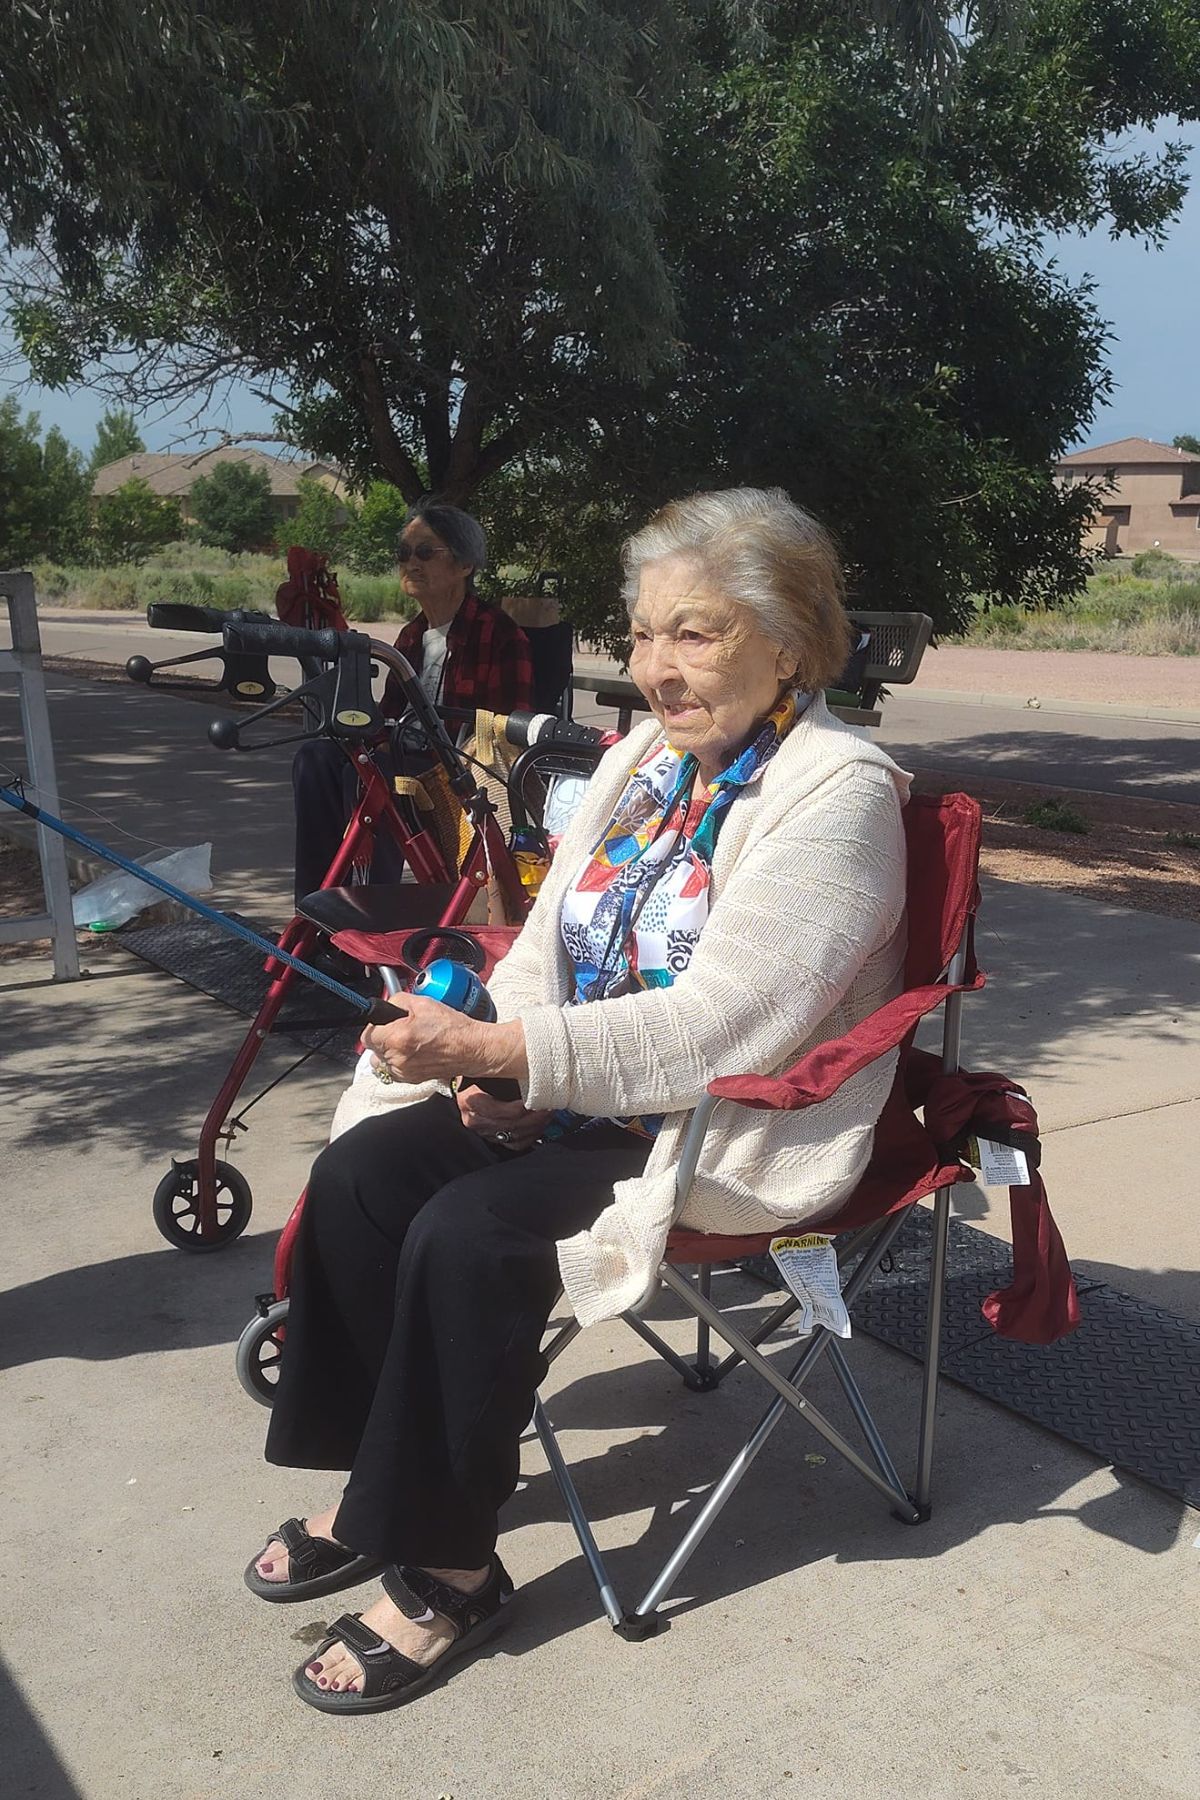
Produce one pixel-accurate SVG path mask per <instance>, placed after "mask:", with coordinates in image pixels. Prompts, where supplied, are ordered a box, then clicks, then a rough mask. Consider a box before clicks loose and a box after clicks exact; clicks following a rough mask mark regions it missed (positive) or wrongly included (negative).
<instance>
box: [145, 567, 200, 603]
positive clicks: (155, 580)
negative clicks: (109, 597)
mask: <svg viewBox="0 0 1200 1800" xmlns="http://www.w3.org/2000/svg"><path fill="white" fill-rule="evenodd" d="M137 595H138V604H139V605H141V606H149V605H150V603H151V602H152V601H154V600H172V601H183V602H184V603H185V604H186V605H189V606H210V605H211V604H212V597H213V578H212V576H211V575H209V574H206V572H205V571H204V570H203V569H148V568H143V569H142V570H141V571H140V574H139V577H138V582H137Z"/></svg>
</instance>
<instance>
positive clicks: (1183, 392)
mask: <svg viewBox="0 0 1200 1800" xmlns="http://www.w3.org/2000/svg"><path fill="white" fill-rule="evenodd" d="M1161 135H1166V134H1165V133H1163V134H1161ZM1179 135H1182V136H1183V137H1185V139H1186V138H1187V137H1188V136H1189V135H1190V134H1189V132H1188V131H1187V130H1186V129H1184V130H1183V131H1182V132H1181V133H1180V134H1179ZM1148 141H1149V140H1148ZM1188 168H1189V173H1190V177H1191V192H1190V194H1189V196H1188V199H1187V201H1186V202H1185V204H1184V208H1183V211H1182V212H1181V214H1180V216H1179V218H1178V219H1177V220H1176V222H1175V224H1174V226H1173V227H1172V229H1171V233H1170V236H1169V238H1168V240H1167V243H1166V245H1165V247H1164V248H1163V249H1161V250H1155V249H1147V248H1146V246H1145V245H1144V244H1141V243H1134V242H1130V241H1129V240H1128V239H1123V240H1121V241H1119V242H1114V241H1113V240H1112V239H1111V238H1110V237H1109V236H1108V233H1107V232H1106V231H1103V230H1100V231H1095V232H1091V233H1089V234H1088V235H1087V236H1085V237H1079V236H1071V237H1064V238H1060V239H1058V240H1057V241H1055V242H1054V243H1052V244H1051V245H1049V246H1048V249H1049V250H1050V251H1051V252H1052V253H1053V255H1054V257H1055V259H1056V260H1057V262H1058V263H1059V264H1060V266H1061V267H1062V269H1063V270H1064V271H1065V273H1066V274H1067V275H1068V276H1070V277H1072V278H1079V277H1082V276H1083V275H1085V274H1087V275H1091V276H1092V277H1093V278H1094V279H1095V280H1096V282H1097V290H1096V304H1097V306H1098V308H1099V311H1100V314H1101V316H1102V317H1103V318H1105V319H1107V320H1109V321H1110V322H1111V325H1112V341H1111V342H1110V344H1109V349H1108V357H1109V363H1110V366H1111V368H1112V370H1113V374H1114V376H1115V378H1116V391H1115V393H1114V395H1113V400H1112V404H1111V405H1110V406H1108V407H1106V408H1105V409H1103V410H1102V411H1101V412H1099V413H1098V414H1097V416H1096V418H1095V420H1094V421H1093V424H1092V427H1091V429H1090V430H1089V431H1088V432H1087V433H1086V434H1085V435H1084V436H1083V437H1082V438H1081V439H1080V445H1081V446H1082V445H1083V444H1087V443H1093V444H1096V443H1105V442H1108V441H1110V440H1112V439H1114V438H1121V437H1149V438H1156V439H1158V440H1159V441H1160V442H1163V443H1170V441H1171V439H1172V438H1173V437H1174V436H1175V433H1176V432H1179V431H1191V432H1196V433H1200V346H1198V343H1197V331H1196V324H1197V319H1198V318H1200V306H1198V301H1200V147H1197V148H1194V149H1193V150H1192V153H1191V156H1190V158H1189V163H1188ZM6 347H7V340H6V339H5V338H4V336H3V334H2V333H0V349H2V348H6ZM12 391H14V390H13V386H12V384H11V382H6V380H5V377H4V376H3V375H2V374H0V397H3V396H4V395H5V394H6V393H9V392H12ZM20 398H21V400H22V404H23V405H24V406H26V407H27V408H28V409H29V410H31V411H36V412H38V413H39V414H40V416H41V420H42V426H43V429H45V428H46V427H47V426H50V425H58V426H60V427H61V428H62V430H63V431H64V432H65V433H66V435H67V437H68V438H70V439H71V441H72V442H73V443H75V444H78V445H79V447H80V448H81V449H83V450H88V449H90V447H91V443H92V439H93V437H94V436H95V430H96V421H97V420H98V419H99V417H100V414H101V413H102V412H103V410H104V404H105V403H104V402H103V400H101V399H99V398H98V397H97V396H96V395H95V394H93V393H89V392H88V391H86V390H83V391H80V392H76V393H73V394H52V393H48V392H46V391H45V390H44V389H38V388H30V389H27V390H26V391H24V392H23V393H21V395H20ZM140 423H141V430H142V436H143V437H144V439H145V440H146V445H147V448H148V449H151V450H165V449H169V448H177V447H178V448H186V447H188V445H186V444H181V443H180V442H179V440H180V437H181V434H183V433H185V432H186V431H187V429H188V427H187V426H186V424H185V423H184V422H183V420H182V417H181V416H176V417H175V418H174V419H171V418H164V417H162V416H159V417H155V416H153V415H147V416H145V417H144V418H143V419H142V420H141V421H140ZM205 423H206V424H208V425H210V426H213V427H215V428H216V429H217V430H220V431H230V432H239V431H270V430H271V429H272V425H273V420H272V412H271V408H270V407H269V406H265V405H264V404H263V403H262V402H261V401H260V400H258V399H257V398H256V397H255V396H254V395H253V394H251V393H249V392H248V391H247V389H245V388H244V387H241V386H234V387H232V388H231V389H230V391H229V393H228V394H227V396H226V397H225V398H224V400H223V401H222V403H221V404H220V405H219V406H217V407H215V408H214V409H213V410H212V411H211V412H210V413H209V414H208V415H207V417H206V419H205ZM198 443H199V440H197V439H195V438H191V439H189V444H196V445H198ZM263 447H264V449H269V448H270V446H269V445H264V446H263Z"/></svg>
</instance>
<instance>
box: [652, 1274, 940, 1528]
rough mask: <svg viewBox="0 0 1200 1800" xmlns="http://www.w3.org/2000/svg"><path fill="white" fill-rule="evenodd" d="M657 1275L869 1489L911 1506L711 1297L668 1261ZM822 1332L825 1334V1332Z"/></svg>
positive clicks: (816, 1352)
mask: <svg viewBox="0 0 1200 1800" xmlns="http://www.w3.org/2000/svg"><path fill="white" fill-rule="evenodd" d="M661 1275H662V1279H663V1281H664V1282H665V1283H666V1285H667V1286H668V1287H669V1288H670V1289H671V1290H672V1292H673V1293H677V1294H679V1295H680V1297H681V1298H682V1299H684V1300H686V1301H687V1302H688V1304H689V1305H690V1306H694V1307H695V1308H696V1310H697V1311H698V1312H702V1313H704V1314H705V1316H706V1317H707V1319H708V1322H709V1324H710V1325H711V1326H712V1328H713V1330H714V1331H715V1332H717V1333H718V1334H719V1335H720V1336H721V1337H723V1338H724V1339H725V1340H726V1342H727V1343H730V1344H732V1345H733V1347H734V1348H735V1349H737V1350H740V1351H741V1353H742V1356H743V1358H744V1360H745V1361H746V1362H747V1363H748V1364H749V1365H750V1367H751V1368H752V1369H754V1370H756V1371H757V1372H758V1374H759V1375H761V1376H762V1378H763V1380H764V1381H765V1382H766V1383H767V1385H768V1387H771V1388H774V1390H775V1392H776V1393H777V1394H778V1395H779V1397H780V1398H781V1399H782V1400H783V1401H784V1402H785V1404H786V1405H788V1406H790V1407H792V1408H793V1409H794V1410H795V1411H796V1412H798V1413H801V1414H802V1415H803V1417H804V1418H806V1419H807V1420H808V1422H809V1424H810V1425H811V1426H812V1427H813V1429H814V1431H816V1432H818V1433H819V1434H820V1436H821V1437H823V1438H824V1439H825V1441H826V1443H828V1444H832V1446H833V1448H834V1449H835V1450H836V1451H837V1453H838V1455H839V1456H841V1457H844V1458H845V1460H846V1461H847V1462H848V1463H849V1464H850V1466H851V1468H854V1469H857V1470H858V1473H859V1474H860V1475H861V1476H862V1478H863V1480H864V1481H869V1482H870V1484H871V1486H872V1487H873V1488H875V1489H877V1491H878V1492H879V1493H881V1494H883V1495H884V1497H885V1498H886V1499H888V1500H890V1501H892V1503H893V1504H894V1505H896V1506H901V1507H908V1508H910V1509H911V1506H912V1502H911V1501H910V1500H909V1497H908V1494H907V1493H906V1492H905V1490H904V1488H903V1487H902V1486H901V1487H893V1486H892V1484H891V1483H890V1482H887V1481H885V1480H884V1479H883V1477H882V1476H881V1475H880V1474H878V1473H877V1471H876V1470H875V1469H873V1468H872V1467H871V1465H870V1463H869V1462H867V1461H865V1459H864V1458H863V1457H861V1456H860V1455H859V1454H858V1451H857V1450H856V1449H855V1448H854V1446H853V1444H851V1443H850V1442H849V1441H848V1440H847V1439H846V1438H844V1437H843V1436H842V1434H841V1432H840V1431H839V1430H838V1429H837V1427H836V1426H835V1425H832V1424H831V1423H830V1422H829V1420H828V1419H827V1418H826V1417H825V1415H824V1413H822V1412H820V1411H818V1409H817V1408H816V1407H815V1406H814V1405H813V1403H812V1401H811V1400H809V1399H808V1398H807V1397H806V1396H805V1395H804V1394H801V1393H798V1392H797V1390H796V1388H795V1386H794V1379H795V1377H794V1375H789V1376H786V1377H785V1376H783V1375H781V1374H780V1373H779V1370H778V1369H777V1368H775V1367H774V1365H773V1364H771V1363H769V1362H768V1361H767V1359H766V1357H765V1356H762V1355H761V1354H760V1353H759V1351H757V1350H756V1349H755V1348H754V1346H753V1344H751V1343H750V1342H749V1340H748V1339H747V1338H744V1337H743V1336H742V1334H741V1332H740V1331H738V1330H737V1329H736V1327H735V1326H733V1325H731V1324H730V1323H729V1321H728V1319H726V1318H725V1316H724V1315H723V1314H722V1313H721V1312H719V1311H718V1309H717V1308H716V1307H715V1306H714V1305H713V1304H712V1302H711V1300H704V1299H702V1298H701V1297H700V1295H699V1294H697V1293H696V1292H695V1291H694V1290H693V1288H692V1287H691V1284H690V1283H689V1282H687V1281H685V1280H684V1278H683V1277H682V1276H681V1275H680V1274H679V1272H678V1270H676V1269H673V1268H672V1267H671V1266H670V1264H669V1263H667V1264H664V1265H663V1268H662V1270H661ZM825 1335H826V1336H827V1335H828V1334H825ZM822 1348H823V1346H818V1345H817V1344H815V1343H814V1344H813V1345H812V1346H810V1349H809V1350H807V1351H806V1352H805V1355H804V1356H802V1357H801V1359H800V1363H798V1364H797V1368H798V1369H799V1368H800V1367H801V1366H802V1365H804V1364H805V1363H806V1361H807V1357H808V1356H809V1355H810V1354H812V1358H813V1361H815V1360H816V1356H817V1355H819V1354H820V1352H821V1349H822Z"/></svg>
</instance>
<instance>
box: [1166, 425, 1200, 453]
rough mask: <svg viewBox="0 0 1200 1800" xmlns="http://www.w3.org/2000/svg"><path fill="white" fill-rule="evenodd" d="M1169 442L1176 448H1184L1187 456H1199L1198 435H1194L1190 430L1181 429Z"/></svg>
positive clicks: (1199, 438) (1199, 442)
mask: <svg viewBox="0 0 1200 1800" xmlns="http://www.w3.org/2000/svg"><path fill="white" fill-rule="evenodd" d="M1171 442H1172V444H1174V446H1175V448H1176V450H1186V451H1187V453H1188V455H1189V456H1200V437H1195V436H1194V435H1193V434H1192V433H1191V432H1190V431H1181V432H1180V433H1179V436H1178V437H1173V438H1172V439H1171Z"/></svg>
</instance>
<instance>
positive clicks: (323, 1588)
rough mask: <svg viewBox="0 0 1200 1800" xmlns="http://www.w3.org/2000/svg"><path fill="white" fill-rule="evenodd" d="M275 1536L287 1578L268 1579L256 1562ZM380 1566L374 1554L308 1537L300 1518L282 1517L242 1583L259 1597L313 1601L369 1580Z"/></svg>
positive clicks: (249, 1566) (260, 1559)
mask: <svg viewBox="0 0 1200 1800" xmlns="http://www.w3.org/2000/svg"><path fill="white" fill-rule="evenodd" d="M274 1538H278V1539H279V1541H280V1543H281V1544H282V1545H283V1547H284V1549H285V1550H286V1551H287V1554H288V1578H287V1580H286V1581H268V1580H267V1579H266V1577H265V1576H263V1575H260V1574H259V1572H258V1567H257V1565H258V1564H259V1563H260V1562H261V1561H262V1559H263V1557H264V1556H265V1555H266V1553H267V1547H268V1545H269V1544H270V1543H271V1541H272V1539H274ZM382 1568H383V1564H382V1562H380V1560H379V1558H378V1557H375V1556H360V1555H359V1554H358V1551H357V1550H347V1549H346V1547H345V1545H344V1544H331V1543H330V1542H329V1539H328V1538H318V1537H310V1536H309V1533H308V1532H307V1530H306V1529H305V1526H304V1521H303V1520H302V1519H285V1520H284V1522H283V1524H282V1525H281V1526H280V1527H279V1530H278V1531H273V1532H272V1533H271V1537H269V1538H268V1539H267V1542H266V1544H264V1545H263V1547H262V1549H261V1550H260V1551H259V1553H258V1555H257V1556H256V1557H255V1558H254V1561H253V1562H251V1563H248V1564H247V1566H246V1574H245V1582H246V1586H247V1587H248V1588H249V1589H250V1592H251V1593H252V1594H257V1595H258V1597H259V1599H260V1600H316V1599H318V1598H319V1597H320V1595H322V1594H337V1593H340V1592H341V1590H342V1589H343V1588H352V1587H358V1586H359V1584H360V1583H361V1582H364V1581H370V1580H371V1578H372V1576H374V1575H378V1574H379V1571H380V1570H381V1569H382Z"/></svg>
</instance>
